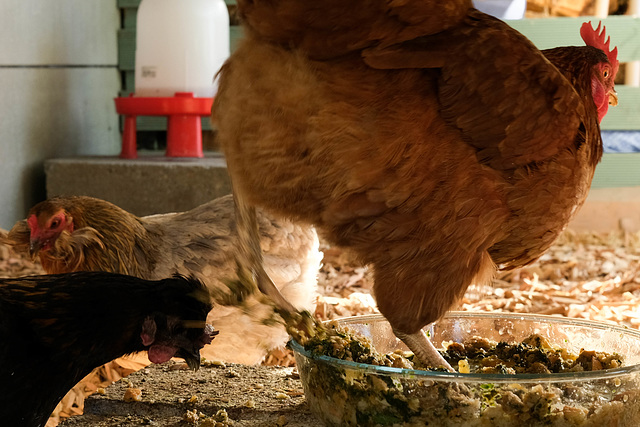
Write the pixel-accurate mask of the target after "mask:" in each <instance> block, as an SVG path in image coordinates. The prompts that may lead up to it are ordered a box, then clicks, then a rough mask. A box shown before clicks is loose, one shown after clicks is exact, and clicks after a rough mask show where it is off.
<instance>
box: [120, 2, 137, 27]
mask: <svg viewBox="0 0 640 427" xmlns="http://www.w3.org/2000/svg"><path fill="white" fill-rule="evenodd" d="M137 23H138V8H137V7H127V8H124V9H122V28H129V29H135V28H136V25H137Z"/></svg>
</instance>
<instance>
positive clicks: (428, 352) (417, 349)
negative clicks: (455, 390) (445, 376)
mask: <svg viewBox="0 0 640 427" xmlns="http://www.w3.org/2000/svg"><path fill="white" fill-rule="evenodd" d="M393 333H394V334H395V336H396V337H398V338H399V339H400V340H402V342H404V343H405V344H406V345H407V347H409V350H411V351H412V352H413V354H415V355H416V357H417V358H418V359H419V360H420V361H421V362H422V363H423V364H424V365H425V366H430V367H434V368H437V367H439V366H443V367H444V368H445V369H446V370H447V371H449V372H456V371H455V369H453V368H452V367H451V365H450V364H449V362H447V361H446V360H445V359H444V357H442V355H441V354H440V353H439V352H438V350H437V349H436V348H435V346H434V345H433V343H432V342H431V340H430V339H429V338H427V334H425V333H424V331H423V330H420V331H419V332H417V333H415V334H405V333H403V332H400V331H398V330H397V329H394V330H393Z"/></svg>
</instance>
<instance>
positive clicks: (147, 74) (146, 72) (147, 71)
mask: <svg viewBox="0 0 640 427" xmlns="http://www.w3.org/2000/svg"><path fill="white" fill-rule="evenodd" d="M141 75H142V77H144V78H149V79H152V78H154V77H155V76H156V67H149V66H144V65H143V66H142V67H141Z"/></svg>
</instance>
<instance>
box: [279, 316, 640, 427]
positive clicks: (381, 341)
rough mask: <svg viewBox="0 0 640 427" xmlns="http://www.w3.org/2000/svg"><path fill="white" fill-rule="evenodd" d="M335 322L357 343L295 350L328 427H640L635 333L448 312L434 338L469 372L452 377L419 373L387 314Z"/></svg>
mask: <svg viewBox="0 0 640 427" xmlns="http://www.w3.org/2000/svg"><path fill="white" fill-rule="evenodd" d="M338 323H339V325H340V326H344V327H346V328H348V330H349V331H352V333H353V335H354V336H359V337H360V338H356V339H353V338H354V336H351V335H350V333H348V334H347V335H348V336H346V337H342V338H344V339H335V338H333V339H328V340H325V341H323V339H322V337H320V338H316V339H315V341H314V339H313V338H311V339H309V340H308V341H307V342H305V346H304V347H303V346H302V345H300V344H299V343H297V342H292V343H291V346H292V348H293V349H294V351H295V355H296V361H297V365H298V370H299V371H300V376H301V379H302V382H303V385H304V388H305V395H306V397H307V401H308V402H309V405H310V407H311V409H312V411H313V412H314V413H315V414H316V415H317V416H318V417H319V418H320V419H322V420H323V421H324V423H325V424H326V425H327V426H395V425H416V426H417V425H420V426H424V425H428V426H461V427H462V426H471V427H472V426H498V427H501V426H518V427H521V426H598V427H600V426H640V398H639V394H638V392H639V391H640V333H639V332H638V331H634V330H630V329H627V328H623V327H617V326H612V325H608V324H603V323H600V322H591V321H582V320H572V319H566V318H558V317H550V316H535V315H522V314H489V313H450V314H449V315H447V316H446V317H445V318H443V319H442V320H440V321H439V322H437V323H436V324H434V325H433V326H432V327H431V328H430V330H429V331H428V332H429V334H430V338H431V339H432V340H433V341H434V343H435V344H437V345H438V344H442V348H443V355H444V356H445V358H448V359H449V362H450V363H452V364H453V365H454V366H461V367H462V368H463V371H466V370H468V371H469V372H470V373H450V372H444V371H429V370H423V369H414V368H415V366H413V360H412V356H411V354H410V353H408V352H407V349H406V347H404V345H403V344H402V343H401V342H400V341H399V340H398V339H397V338H396V337H395V336H394V335H393V332H392V330H391V327H390V325H389V324H388V322H387V321H386V320H385V319H384V318H383V317H382V316H363V317H356V318H349V319H343V320H341V321H339V322H338ZM327 327H328V328H329V330H330V329H331V326H330V325H328V326H327ZM338 331H339V329H338ZM339 333H341V332H339ZM328 335H329V336H336V335H337V334H334V333H329V334H328ZM338 335H339V334H338ZM445 348H447V349H448V354H447V352H445V351H444V349H445ZM545 351H546V353H545ZM498 353H499V354H501V355H500V356H497V354H498ZM343 359H351V360H343ZM523 359H524V360H523ZM527 359H529V360H527ZM525 362H526V363H525ZM467 364H468V365H467ZM525 366H528V368H526V367H525ZM550 372H551V373H550ZM553 372H558V373H553Z"/></svg>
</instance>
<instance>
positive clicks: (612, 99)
mask: <svg viewBox="0 0 640 427" xmlns="http://www.w3.org/2000/svg"><path fill="white" fill-rule="evenodd" d="M609 105H613V106H614V107H615V106H616V105H618V93H617V92H616V91H615V90H612V91H611V92H609Z"/></svg>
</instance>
